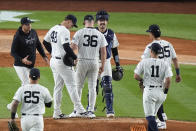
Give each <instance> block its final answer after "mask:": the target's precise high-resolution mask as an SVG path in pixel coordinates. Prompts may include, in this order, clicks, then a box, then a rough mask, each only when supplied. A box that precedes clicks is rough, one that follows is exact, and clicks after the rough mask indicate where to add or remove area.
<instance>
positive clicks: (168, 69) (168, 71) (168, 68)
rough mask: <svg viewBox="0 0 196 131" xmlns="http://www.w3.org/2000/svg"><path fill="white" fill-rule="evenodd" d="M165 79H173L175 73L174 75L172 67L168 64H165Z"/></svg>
mask: <svg viewBox="0 0 196 131" xmlns="http://www.w3.org/2000/svg"><path fill="white" fill-rule="evenodd" d="M165 66H166V67H165V78H167V77H172V76H173V73H172V69H171V66H169V64H168V63H167V62H165Z"/></svg>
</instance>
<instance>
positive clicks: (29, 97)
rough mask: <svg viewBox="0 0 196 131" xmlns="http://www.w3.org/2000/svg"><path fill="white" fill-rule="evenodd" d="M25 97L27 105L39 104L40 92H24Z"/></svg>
mask: <svg viewBox="0 0 196 131" xmlns="http://www.w3.org/2000/svg"><path fill="white" fill-rule="evenodd" d="M24 94H25V96H24V102H25V103H33V104H37V103H39V96H38V95H39V94H40V92H39V91H32V92H31V91H25V92H24Z"/></svg>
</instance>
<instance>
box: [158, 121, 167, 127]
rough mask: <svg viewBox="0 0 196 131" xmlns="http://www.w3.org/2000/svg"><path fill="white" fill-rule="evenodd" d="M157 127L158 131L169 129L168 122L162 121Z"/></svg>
mask: <svg viewBox="0 0 196 131" xmlns="http://www.w3.org/2000/svg"><path fill="white" fill-rule="evenodd" d="M157 127H158V129H167V125H166V122H162V121H161V122H158V123H157Z"/></svg>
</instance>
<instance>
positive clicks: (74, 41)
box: [71, 31, 80, 45]
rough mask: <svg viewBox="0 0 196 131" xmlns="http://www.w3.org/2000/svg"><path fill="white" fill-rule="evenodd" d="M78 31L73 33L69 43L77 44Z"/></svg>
mask: <svg viewBox="0 0 196 131" xmlns="http://www.w3.org/2000/svg"><path fill="white" fill-rule="evenodd" d="M79 32H80V31H77V32H76V33H75V34H74V36H73V39H72V41H71V43H74V44H76V45H78V44H79V36H80V33H79Z"/></svg>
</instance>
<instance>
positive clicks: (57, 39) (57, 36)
mask: <svg viewBox="0 0 196 131" xmlns="http://www.w3.org/2000/svg"><path fill="white" fill-rule="evenodd" d="M44 40H45V41H47V42H49V43H51V46H52V53H51V55H52V58H51V60H50V67H51V69H52V72H53V77H54V82H55V87H54V94H53V97H54V114H53V117H55V116H56V115H60V114H62V112H61V109H60V106H61V100H62V89H63V86H64V84H65V85H66V88H67V90H68V93H69V95H70V97H71V100H72V102H73V104H74V108H75V109H76V111H77V112H80V113H81V112H85V109H84V108H83V106H82V104H81V101H80V99H79V97H78V94H77V89H76V81H75V71H74V68H73V67H70V66H66V65H65V64H64V63H63V57H64V56H65V54H66V52H65V50H64V48H63V44H65V43H70V31H69V30H68V29H67V28H66V27H65V26H62V25H55V26H54V27H52V28H51V29H50V30H49V31H48V33H47V34H46V36H45V37H44Z"/></svg>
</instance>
